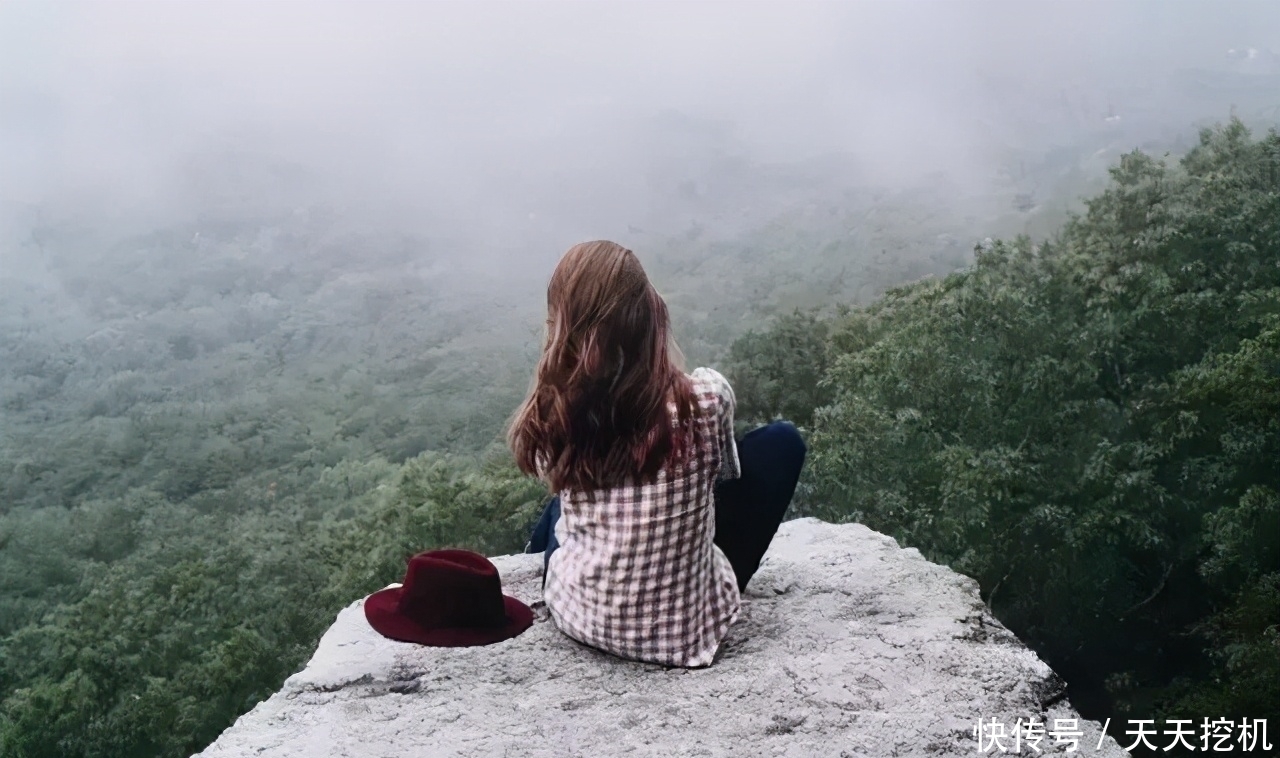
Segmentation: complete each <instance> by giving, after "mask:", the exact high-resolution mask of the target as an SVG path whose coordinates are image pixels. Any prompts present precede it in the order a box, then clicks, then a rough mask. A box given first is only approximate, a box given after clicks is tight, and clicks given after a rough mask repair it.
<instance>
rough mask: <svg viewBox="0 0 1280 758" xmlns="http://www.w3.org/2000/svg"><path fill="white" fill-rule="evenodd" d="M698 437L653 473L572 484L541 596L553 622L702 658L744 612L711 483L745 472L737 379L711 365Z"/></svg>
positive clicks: (704, 379) (679, 662)
mask: <svg viewBox="0 0 1280 758" xmlns="http://www.w3.org/2000/svg"><path fill="white" fill-rule="evenodd" d="M690 379H691V381H692V385H693V391H694V395H695V398H696V401H697V408H698V414H697V417H696V419H695V421H694V429H693V431H694V434H693V440H694V445H693V446H692V447H691V449H690V450H688V451H687V454H686V455H685V456H684V457H683V460H682V462H680V463H678V464H668V465H666V466H664V467H663V468H662V470H661V471H659V473H658V476H657V478H656V480H655V481H653V482H652V483H648V484H639V483H634V482H632V483H628V484H624V485H623V486H618V487H611V488H607V489H600V490H590V491H587V490H574V489H565V490H563V491H561V493H560V508H561V513H562V515H561V518H560V519H559V520H558V522H557V523H556V526H555V534H556V538H557V540H558V541H559V543H560V547H559V549H557V550H556V552H555V553H554V554H553V555H552V557H551V561H550V565H549V567H548V571H547V580H546V588H545V597H546V602H547V607H548V608H549V609H550V611H551V614H552V617H553V618H554V619H555V622H556V626H557V627H559V628H560V629H561V630H562V631H563V632H565V633H566V634H568V635H569V636H570V637H573V638H574V639H577V640H579V641H581V642H583V643H586V644H588V645H591V646H593V647H597V648H600V649H602V650H605V651H608V652H610V653H614V654H615V655H619V656H623V657H626V658H632V659H635V660H642V661H649V662H653V663H660V664H664V665H669V666H705V665H709V664H710V663H711V661H712V658H713V657H714V656H715V652H716V649H717V647H718V646H719V644H720V641H721V640H722V639H723V638H724V636H725V634H726V633H727V632H728V629H729V626H730V625H731V624H732V623H733V621H734V619H735V618H736V617H737V614H738V607H739V593H738V586H737V583H736V581H735V578H734V572H733V568H732V566H730V564H729V561H728V560H727V559H726V558H725V556H724V554H723V553H722V552H721V551H720V549H719V548H718V547H716V546H715V545H714V544H713V539H714V536H715V505H714V489H715V483H716V481H717V480H718V479H732V478H736V477H737V476H738V473H739V463H738V457H737V450H736V447H735V445H734V440H733V410H734V397H733V390H732V388H731V387H730V385H729V383H728V381H727V380H726V379H725V378H724V377H723V376H721V375H720V374H719V373H718V372H716V371H714V370H712V369H697V370H695V371H694V372H693V374H692V375H691V377H690Z"/></svg>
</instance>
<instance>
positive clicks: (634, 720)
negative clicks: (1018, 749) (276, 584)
mask: <svg viewBox="0 0 1280 758" xmlns="http://www.w3.org/2000/svg"><path fill="white" fill-rule="evenodd" d="M493 562H494V563H495V564H496V565H497V567H498V570H499V571H500V572H501V573H502V580H503V588H504V591H506V592H507V593H508V594H512V595H515V596H516V597H518V598H520V599H521V600H523V601H525V602H526V603H529V604H530V605H534V607H535V611H536V613H537V617H536V619H535V621H534V625H533V627H532V628H531V629H529V630H528V631H526V632H525V633H524V634H522V635H520V636H518V637H516V638H514V639H511V640H507V641H505V642H501V643H498V644H496V645H489V646H485V647H472V648H433V647H423V646H418V645H412V644H406V643H400V642H393V641H391V640H388V639H385V638H383V637H381V636H380V635H378V634H377V633H376V632H374V631H373V630H372V629H371V628H370V627H369V625H368V623H367V622H366V621H365V619H364V613H363V612H362V610H361V608H360V603H361V602H362V601H357V602H355V603H352V604H351V605H350V606H348V607H347V608H345V609H343V611H342V612H341V613H339V614H338V619H337V621H336V622H335V623H334V625H333V627H332V628H330V629H329V631H328V632H327V633H326V634H325V635H324V638H323V639H321V640H320V646H319V648H318V649H317V650H316V653H315V655H314V656H312V658H311V661H310V662H309V663H308V664H307V667H306V668H305V669H304V670H302V671H301V672H299V673H297V674H295V675H294V676H292V677H290V678H289V679H288V680H287V681H286V682H285V683H284V687H283V688H282V689H281V690H280V692H277V693H276V694H275V695H273V696H272V697H271V698H270V699H268V700H266V701H264V702H262V703H259V704H258V706H257V707H256V708H254V709H253V710H252V711H250V712H249V713H247V714H245V715H244V716H241V717H240V719H239V720H238V721H236V723H235V725H234V726H232V727H231V728H229V729H227V730H226V731H225V732H224V733H223V734H222V736H221V737H219V738H218V740H217V741H216V742H215V743H213V744H212V745H210V746H209V747H208V748H207V749H206V750H205V751H204V752H202V753H200V755H201V756H204V757H206V758H229V757H231V756H236V757H239V756H253V757H254V758H286V757H287V756H288V757H292V756H299V757H303V756H305V757H306V758H322V757H324V756H345V757H350V758H400V757H402V756H403V757H404V758H410V757H412V758H449V757H451V756H467V757H468V758H470V757H473V756H475V757H487V756H493V757H495V758H497V757H499V756H502V757H507V756H511V757H514V756H520V757H521V758H542V757H544V756H546V757H548V758H549V757H550V756H557V757H559V756H584V757H586V758H595V757H596V756H621V755H627V756H663V757H664V758H666V757H667V756H797V757H798V756H815V757H816V756H822V757H823V758H855V757H860V756H866V757H870V756H973V755H976V754H978V743H977V740H976V738H975V737H974V727H975V725H976V724H977V723H978V719H979V718H980V717H981V718H982V719H983V722H984V723H988V722H990V720H992V719H995V720H996V721H998V722H1000V723H1002V724H1005V725H1006V731H1008V730H1011V729H1012V725H1013V724H1014V723H1015V722H1016V721H1017V720H1018V719H1020V718H1021V719H1023V720H1026V719H1028V718H1030V717H1036V718H1037V719H1039V721H1041V722H1042V723H1045V724H1047V725H1048V727H1049V728H1052V726H1053V723H1054V722H1053V720H1054V719H1068V718H1079V716H1078V715H1077V714H1076V712H1075V711H1074V710H1073V709H1072V708H1071V706H1070V704H1069V703H1067V701H1066V700H1065V698H1064V696H1063V694H1064V688H1063V685H1062V682H1061V680H1060V679H1059V678H1058V677H1057V676H1056V675H1055V674H1054V673H1053V672H1052V670H1051V669H1050V668H1049V667H1048V666H1047V665H1046V664H1045V663H1044V662H1043V661H1041V660H1040V659H1039V658H1037V657H1036V655H1035V654H1034V653H1032V652H1031V651H1030V650H1028V649H1027V648H1026V647H1024V646H1023V645H1022V643H1021V642H1019V641H1018V639H1017V638H1016V637H1014V635H1013V634H1011V633H1010V632H1009V631H1008V630H1007V629H1005V628H1004V627H1003V626H1002V625H1001V624H1000V623H999V622H998V621H996V620H995V619H994V618H993V617H992V616H991V615H990V614H989V613H988V612H987V609H986V606H985V605H984V604H983V603H982V601H981V600H980V599H979V597H978V587H977V584H976V583H975V582H974V581H973V580H972V579H970V578H968V577H965V576H961V575H959V574H957V573H955V572H954V571H952V570H951V569H948V568H946V567H943V566H939V565H937V564H934V563H930V562H928V561H926V560H924V558H922V557H921V556H920V553H919V551H917V550H915V549H906V550H904V549H902V548H900V547H898V545H897V543H896V542H894V540H893V539H892V538H890V537H886V536H885V535H882V534H879V533H877V532H873V531H871V530H870V529H867V528H866V527H864V526H861V525H859V524H843V525H833V524H827V523H823V522H821V521H818V520H816V519H800V520H797V521H790V522H787V523H785V524H783V525H782V528H781V529H780V530H779V532H778V536H777V537H776V538H775V539H774V542H773V545H772V546H771V547H770V549H769V553H768V555H767V556H766V558H765V561H764V564H763V566H762V567H761V569H760V572H759V573H758V574H757V575H756V577H755V578H754V579H752V581H751V585H750V586H749V587H748V588H747V592H746V596H745V598H744V601H743V611H742V614H741V616H740V617H739V619H738V622H737V623H736V624H735V625H734V627H733V629H732V630H731V632H730V635H729V638H728V639H727V640H726V641H725V643H724V644H723V645H722V646H721V652H720V655H719V657H718V659H717V661H716V662H715V663H714V664H713V665H712V666H711V667H709V668H705V669H696V670H686V669H666V668H663V667H660V666H655V665H649V664H642V663H634V662H630V661H624V660H620V659H618V658H614V657H611V656H609V655H606V654H604V653H600V652H598V651H596V650H593V649H591V648H588V647H586V646H583V645H580V644H578V643H576V642H574V641H572V640H570V639H568V638H567V637H565V636H564V635H562V634H560V632H559V631H557V630H556V628H555V626H554V625H553V624H552V623H551V621H550V618H549V617H548V614H547V611H546V609H545V607H543V606H542V604H541V602H540V601H541V575H542V557H541V556H540V555H510V556H503V557H499V558H494V559H493ZM535 603H536V605H535ZM1079 726H1080V729H1081V731H1083V732H1084V735H1083V737H1082V738H1081V739H1080V744H1079V747H1078V750H1077V751H1076V754H1077V755H1089V756H1123V755H1126V753H1125V751H1124V750H1122V749H1121V748H1120V746H1119V745H1118V744H1117V743H1116V742H1115V741H1114V740H1113V739H1111V738H1110V737H1105V738H1104V739H1103V740H1102V742H1101V749H1099V748H1098V746H1099V737H1100V726H1099V725H1098V724H1097V723H1096V722H1092V721H1085V720H1084V719H1080V720H1079ZM1004 744H1005V747H1006V749H1010V752H1012V750H1011V748H1012V740H1008V739H1006V740H1005V743H1004ZM1039 748H1040V751H1041V752H1040V753H1037V752H1036V751H1034V750H1032V749H1031V748H1029V747H1027V746H1025V745H1024V746H1023V748H1022V754H1024V755H1038V754H1048V755H1058V754H1065V753H1066V746H1065V745H1061V744H1054V740H1053V739H1052V738H1046V739H1045V740H1043V741H1042V742H1040V743H1039ZM987 754H988V755H991V754H999V751H996V750H990V751H988V752H987Z"/></svg>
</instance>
